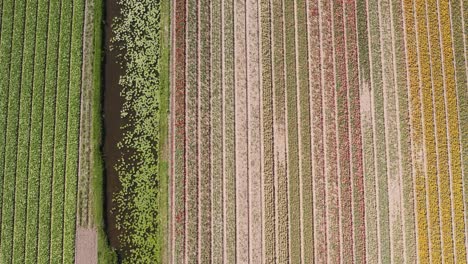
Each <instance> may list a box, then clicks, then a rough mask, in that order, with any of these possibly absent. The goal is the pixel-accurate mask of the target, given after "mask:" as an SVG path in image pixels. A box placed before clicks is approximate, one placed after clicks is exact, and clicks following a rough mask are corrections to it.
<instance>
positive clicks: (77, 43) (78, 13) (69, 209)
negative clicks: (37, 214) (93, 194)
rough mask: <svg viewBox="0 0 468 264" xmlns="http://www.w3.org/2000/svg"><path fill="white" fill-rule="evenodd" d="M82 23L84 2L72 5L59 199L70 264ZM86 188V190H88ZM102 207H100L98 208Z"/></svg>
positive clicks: (65, 251)
mask: <svg viewBox="0 0 468 264" xmlns="http://www.w3.org/2000/svg"><path fill="white" fill-rule="evenodd" d="M83 23H84V1H83V0H75V1H73V20H72V27H71V53H70V55H71V57H70V80H69V82H70V83H69V84H68V89H69V94H68V103H67V104H68V116H67V120H68V122H67V142H66V146H67V149H66V157H67V160H66V163H65V165H66V167H65V182H64V184H65V186H64V187H63V189H62V190H64V196H63V199H64V201H63V203H64V207H63V210H64V211H63V217H64V219H63V237H62V240H63V244H62V247H63V250H62V251H63V253H62V254H63V262H64V263H71V262H73V260H74V258H75V223H76V204H77V203H76V198H77V193H76V192H77V177H78V144H79V142H78V141H79V122H80V92H81V81H82V77H81V74H82V72H81V69H82V67H81V66H82V59H83V54H82V37H83ZM89 188H90V187H89ZM101 206H102V205H101Z"/></svg>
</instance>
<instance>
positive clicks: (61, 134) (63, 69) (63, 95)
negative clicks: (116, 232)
mask: <svg viewBox="0 0 468 264" xmlns="http://www.w3.org/2000/svg"><path fill="white" fill-rule="evenodd" d="M60 8H61V11H60V33H59V54H58V73H57V81H56V82H57V84H56V95H55V96H56V97H55V103H56V107H55V125H54V133H55V134H54V161H53V172H52V200H51V224H50V226H51V230H50V232H51V233H50V239H51V242H50V243H51V244H50V259H51V262H53V263H58V262H61V261H62V242H63V241H62V232H63V201H64V199H63V198H64V190H65V186H64V184H65V181H64V180H65V163H66V159H67V156H66V154H67V151H66V146H67V122H68V120H67V119H68V118H67V117H68V111H69V109H68V106H69V105H68V90H69V83H70V80H69V79H70V71H69V69H70V46H71V45H70V44H71V43H70V42H71V26H72V25H71V23H72V17H73V14H72V11H73V9H72V8H73V7H72V2H71V1H70V0H64V1H62V2H61V7H60ZM70 110H71V109H70ZM74 110H75V112H76V111H77V110H78V109H74ZM78 112H79V110H78Z"/></svg>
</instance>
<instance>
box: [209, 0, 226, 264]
mask: <svg viewBox="0 0 468 264" xmlns="http://www.w3.org/2000/svg"><path fill="white" fill-rule="evenodd" d="M211 5H212V6H211V63H212V65H211V80H212V82H211V95H210V97H211V102H212V104H211V120H212V121H211V122H212V126H211V140H212V145H211V157H212V158H213V159H212V161H211V173H212V181H213V183H212V186H213V189H212V194H213V195H212V208H213V212H212V226H213V233H212V239H213V243H212V245H213V248H212V261H213V263H222V262H223V253H224V252H223V250H224V248H223V240H224V232H223V230H224V229H223V223H224V218H223V217H224V213H223V210H224V199H223V198H224V194H223V98H222V95H223V87H222V82H223V72H222V52H223V51H222V34H221V28H222V20H221V16H222V13H221V12H222V8H221V5H222V1H221V0H214V1H212V3H211Z"/></svg>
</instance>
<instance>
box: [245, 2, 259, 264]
mask: <svg viewBox="0 0 468 264" xmlns="http://www.w3.org/2000/svg"><path fill="white" fill-rule="evenodd" d="M258 32H259V25H258V3H257V1H256V0H248V1H247V3H246V56H247V58H246V59H247V65H246V66H247V69H246V70H247V98H248V99H247V122H248V124H247V127H248V131H247V134H248V140H247V144H248V158H249V160H248V177H249V250H250V252H249V262H250V263H262V192H261V189H262V168H261V165H262V164H261V149H262V146H261V138H260V129H261V125H260V111H261V109H260V69H259V42H258V40H259V35H258Z"/></svg>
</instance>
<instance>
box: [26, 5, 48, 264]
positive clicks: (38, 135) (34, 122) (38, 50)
mask: <svg viewBox="0 0 468 264" xmlns="http://www.w3.org/2000/svg"><path fill="white" fill-rule="evenodd" d="M48 3H49V1H48V0H39V1H38V7H37V12H38V13H37V28H36V43H35V55H34V56H35V58H34V77H33V84H32V85H33V87H32V89H33V91H32V93H33V94H32V110H31V138H30V144H29V164H28V172H29V175H28V195H27V196H28V197H27V222H26V247H25V253H26V255H25V263H35V262H36V261H37V260H36V257H37V253H38V248H37V243H38V224H39V206H40V200H39V184H40V175H41V156H42V154H41V150H42V120H43V105H44V85H45V70H46V67H45V65H46V64H45V63H46V50H47V24H48V23H47V21H48V12H49V8H48Z"/></svg>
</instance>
